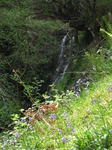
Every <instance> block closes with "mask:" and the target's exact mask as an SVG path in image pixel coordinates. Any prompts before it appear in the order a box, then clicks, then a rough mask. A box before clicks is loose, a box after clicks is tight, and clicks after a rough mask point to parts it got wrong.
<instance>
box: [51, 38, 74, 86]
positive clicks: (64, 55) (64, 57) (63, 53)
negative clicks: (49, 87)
mask: <svg viewBox="0 0 112 150" xmlns="http://www.w3.org/2000/svg"><path fill="white" fill-rule="evenodd" d="M67 40H68V37H67V35H65V36H64V37H63V39H62V42H61V48H60V53H59V56H58V65H57V68H56V71H55V74H54V78H53V82H52V84H54V85H56V83H57V82H58V80H59V79H61V78H63V77H64V75H65V73H66V71H67V69H68V66H69V62H70V57H71V54H72V44H73V42H74V37H72V39H71V40H70V41H69V42H68V43H67ZM66 43H67V44H66Z"/></svg>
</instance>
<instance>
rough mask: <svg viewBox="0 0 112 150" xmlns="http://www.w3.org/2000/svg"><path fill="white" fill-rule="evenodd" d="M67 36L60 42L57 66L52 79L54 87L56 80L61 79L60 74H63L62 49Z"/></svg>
mask: <svg viewBox="0 0 112 150" xmlns="http://www.w3.org/2000/svg"><path fill="white" fill-rule="evenodd" d="M66 38H67V35H65V36H64V38H63V40H62V42H61V51H60V54H59V58H58V66H57V68H56V72H55V75H54V78H53V84H54V85H55V84H56V83H57V82H58V80H59V79H60V77H61V74H62V73H63V65H64V47H65V42H66Z"/></svg>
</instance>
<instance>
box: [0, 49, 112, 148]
mask: <svg viewBox="0 0 112 150" xmlns="http://www.w3.org/2000/svg"><path fill="white" fill-rule="evenodd" d="M99 50H100V55H97V54H94V55H92V54H89V53H86V54H85V57H84V58H83V61H85V63H86V64H87V65H88V67H87V69H88V70H85V72H83V76H82V77H81V78H80V79H78V80H77V81H76V83H74V85H73V86H72V87H71V90H67V91H66V92H64V91H62V92H61V93H60V92H58V90H56V89H54V88H53V93H54V94H53V95H52V98H51V96H48V95H44V97H45V98H46V101H48V100H49V99H53V100H54V101H55V102H56V103H57V109H58V111H57V112H55V111H53V110H52V111H50V112H48V113H46V114H41V117H42V119H40V120H37V119H36V118H35V116H33V117H34V118H31V117H30V116H25V115H24V110H20V111H21V113H22V117H20V116H19V115H18V114H14V115H12V119H13V124H12V125H13V126H14V129H13V130H11V131H10V130H6V131H5V132H4V133H3V135H2V136H1V139H0V146H1V148H2V149H3V150H4V149H6V150H12V149H17V150H26V149H27V150H53V149H54V150H107V149H108V150H111V149H112V115H111V110H112V104H111V103H112V75H111V72H112V69H111V68H112V67H111V64H112V55H111V49H109V50H108V49H106V48H105V49H104V48H100V49H99ZM108 51H109V53H108V57H107V58H105V57H104V55H105V52H108ZM87 71H89V73H86V72H87ZM96 78H97V79H96ZM49 103H50V102H49ZM37 106H38V110H35V111H36V112H39V109H40V110H41V106H39V105H38V103H37V104H36V107H37ZM34 108H35V106H34V105H33V106H32V109H34ZM32 119H34V120H35V121H34V122H32ZM49 120H50V121H51V122H49Z"/></svg>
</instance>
